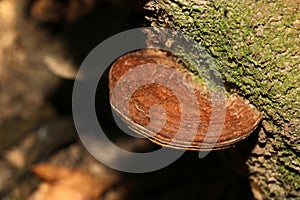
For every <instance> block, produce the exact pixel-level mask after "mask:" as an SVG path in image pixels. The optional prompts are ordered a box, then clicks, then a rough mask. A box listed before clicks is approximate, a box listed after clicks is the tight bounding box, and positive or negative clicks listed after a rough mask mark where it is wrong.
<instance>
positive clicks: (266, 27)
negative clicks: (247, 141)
mask: <svg viewBox="0 0 300 200" xmlns="http://www.w3.org/2000/svg"><path fill="white" fill-rule="evenodd" d="M144 8H145V9H146V10H149V11H151V13H152V14H153V15H151V16H150V14H149V15H148V16H149V17H148V18H149V20H151V21H152V25H153V26H164V27H165V26H167V27H172V28H175V29H177V30H180V31H182V32H184V33H186V34H187V35H189V36H191V37H192V38H193V39H195V40H196V41H197V42H199V43H200V44H202V45H203V46H205V47H206V48H207V49H208V50H209V52H210V53H211V54H212V55H213V56H214V57H215V58H216V60H217V67H218V70H219V71H220V72H221V73H222V75H223V79H224V81H225V83H228V84H227V85H230V86H231V88H234V91H235V92H238V93H239V94H241V95H243V96H245V97H246V98H247V99H249V100H250V101H251V103H252V104H254V105H255V106H256V107H257V108H258V109H259V110H260V111H261V112H262V114H263V117H264V121H263V123H262V124H263V126H262V128H261V131H260V136H259V139H258V142H257V145H256V147H255V148H254V149H253V152H252V155H251V156H250V157H249V158H248V161H247V165H248V168H249V171H250V179H251V181H252V183H253V184H252V186H253V192H254V195H255V196H256V198H259V197H258V196H259V195H258V194H255V193H256V192H255V190H256V189H255V188H260V189H259V190H261V191H262V193H263V195H264V196H266V197H267V198H272V199H287V198H292V199H299V198H300V157H299V153H300V145H299V144H300V135H299V132H300V120H299V116H300V100H299V96H300V88H299V86H300V51H299V44H300V1H298V0H279V1H271V0H269V1H268V0H257V1H256V0H249V1H238V0H229V1H225V0H218V1H217V0H212V1H208V0H169V1H168V0H161V1H155V2H154V1H150V2H148V3H147V4H146V5H145V7H144ZM257 186H258V187H257Z"/></svg>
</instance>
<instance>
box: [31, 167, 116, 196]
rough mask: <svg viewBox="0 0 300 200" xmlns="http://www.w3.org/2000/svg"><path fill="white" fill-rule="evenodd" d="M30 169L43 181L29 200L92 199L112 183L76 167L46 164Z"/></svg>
mask: <svg viewBox="0 0 300 200" xmlns="http://www.w3.org/2000/svg"><path fill="white" fill-rule="evenodd" d="M31 171H32V172H33V173H34V174H35V175H37V176H38V177H40V178H41V179H42V180H43V181H44V182H43V183H41V184H40V185H39V188H38V190H37V191H36V192H35V193H34V194H33V195H32V196H31V197H30V198H29V200H53V199H55V200H65V199H72V200H93V199H97V198H99V196H100V195H101V194H102V193H103V192H104V191H105V190H107V188H109V187H110V186H111V185H112V184H113V183H114V181H112V180H103V181H100V180H98V179H97V177H93V176H91V175H90V174H88V173H86V172H83V171H80V170H77V169H69V168H66V167H57V166H53V165H48V164H38V165H36V166H33V167H32V169H31Z"/></svg>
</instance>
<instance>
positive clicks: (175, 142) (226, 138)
mask: <svg viewBox="0 0 300 200" xmlns="http://www.w3.org/2000/svg"><path fill="white" fill-rule="evenodd" d="M149 64H150V65H149ZM142 65H147V66H148V67H150V68H148V69H149V70H146V71H147V73H141V72H140V71H136V73H130V75H129V76H128V77H127V78H123V77H124V75H125V74H126V73H128V72H134V71H135V70H134V69H136V67H137V66H142ZM161 66H166V67H161ZM168 68H169V69H172V70H176V72H177V73H178V74H180V75H181V77H183V79H184V80H185V81H186V82H184V81H183V80H179V78H178V77H177V78H176V77H175V78H174V73H170V74H168V72H167V71H168ZM152 75H153V76H152ZM154 75H155V76H154ZM122 78H123V79H122ZM137 78H138V79H139V80H146V82H147V81H148V82H149V83H148V84H142V85H140V86H139V84H140V83H137V82H136V79H137ZM153 79H162V80H161V81H162V82H163V83H164V84H163V85H161V84H157V83H156V82H155V80H153ZM185 83H188V84H185ZM135 84H137V85H138V86H136V87H137V88H134V87H135ZM117 85H118V88H119V89H118V90H116V87H117ZM170 85H171V86H175V87H176V88H179V89H178V91H179V93H182V95H183V97H182V98H183V99H184V100H186V102H188V104H189V105H192V103H193V102H192V100H189V98H191V97H190V96H189V95H186V94H183V93H184V91H186V90H189V88H192V90H193V91H194V94H195V95H196V99H197V100H196V104H197V107H196V109H195V106H190V107H189V106H187V107H185V109H188V111H187V112H188V113H189V114H190V118H189V119H188V120H186V119H185V120H182V118H181V115H182V105H180V101H179V99H178V96H177V95H178V94H177V95H176V94H174V92H173V91H172V89H170V88H169V87H168V86H170ZM132 87H133V89H134V90H135V91H134V92H132V91H130V90H131V89H132ZM109 88H110V104H111V106H112V108H113V110H114V111H116V113H117V114H119V115H120V116H121V117H122V119H123V120H124V121H125V122H126V123H127V124H128V125H129V127H130V128H132V129H133V130H134V131H135V132H136V133H138V134H141V135H143V136H145V137H147V138H148V139H150V140H151V141H153V142H155V143H157V144H159V145H162V146H168V147H173V148H179V149H189V150H200V149H202V150H206V149H208V150H209V149H223V148H226V147H229V146H231V145H232V144H234V143H236V142H237V141H240V140H242V139H244V138H246V137H247V136H248V135H249V134H250V133H251V132H253V130H254V129H255V128H256V127H257V125H258V123H259V122H260V120H261V114H260V112H258V111H257V110H256V109H255V107H254V106H252V105H251V104H250V103H249V102H248V101H246V100H244V99H243V98H242V97H240V96H238V95H228V97H227V98H226V103H225V104H224V107H225V111H226V113H225V114H224V117H225V120H224V123H222V126H221V127H222V130H220V131H219V132H220V134H218V133H217V132H218V131H214V130H213V129H212V131H210V132H209V133H208V129H209V126H211V125H212V123H221V122H220V121H217V122H212V121H211V114H212V105H211V100H210V92H209V91H208V90H207V89H206V88H205V87H204V86H203V84H201V83H197V81H195V80H194V75H193V74H192V73H191V72H189V71H188V70H185V68H184V67H183V65H182V64H180V63H179V62H178V59H177V58H176V57H175V56H173V55H171V54H170V53H168V52H165V51H161V50H154V49H143V50H138V51H135V52H131V53H128V54H126V55H123V56H121V57H120V58H119V59H117V61H115V62H114V63H113V65H112V67H111V69H110V73H109ZM131 93H132V94H131ZM128 94H130V96H128ZM126 95H127V97H126V98H125V97H124V96H126ZM126 104H128V106H126ZM157 104H158V105H160V106H161V107H163V108H164V111H162V110H161V109H160V107H155V106H153V105H157ZM197 109H198V110H197ZM217 109H218V108H217ZM217 112H219V110H217ZM220 112H221V111H220ZM220 114H221V113H220ZM152 120H153V121H155V122H154V123H153V122H152ZM150 123H152V126H149V124H150ZM156 126H162V128H161V129H160V128H158V129H157V127H156ZM180 127H181V128H182V127H184V128H182V129H181V130H183V134H181V135H179V136H178V137H175V136H176V135H177V134H178V133H177V132H178V129H179V128H180ZM191 128H194V130H196V131H195V132H194V133H192V134H190V133H188V130H189V129H191ZM185 131H186V132H185Z"/></svg>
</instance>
